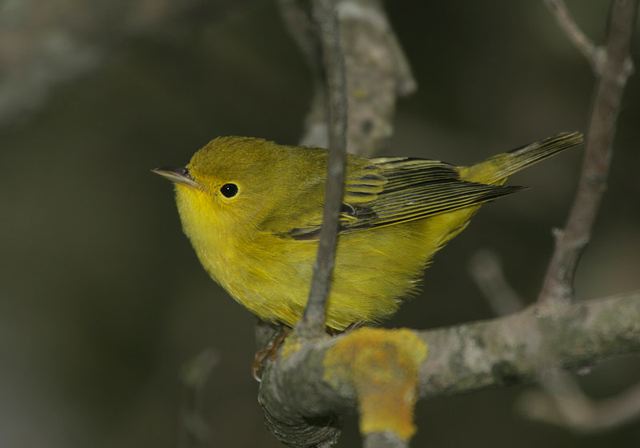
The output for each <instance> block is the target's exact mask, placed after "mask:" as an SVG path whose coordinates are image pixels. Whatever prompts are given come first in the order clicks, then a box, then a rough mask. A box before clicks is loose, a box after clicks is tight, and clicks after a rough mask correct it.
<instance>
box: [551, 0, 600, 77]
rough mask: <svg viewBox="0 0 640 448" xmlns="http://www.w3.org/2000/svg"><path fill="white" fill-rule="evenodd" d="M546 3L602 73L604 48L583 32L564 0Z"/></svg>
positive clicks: (567, 32)
mask: <svg viewBox="0 0 640 448" xmlns="http://www.w3.org/2000/svg"><path fill="white" fill-rule="evenodd" d="M544 4H545V5H546V6H547V8H549V11H551V13H552V14H553V16H554V17H555V18H556V21H557V22H558V25H559V26H560V28H562V30H563V31H564V32H565V34H566V35H567V37H568V38H569V40H571V42H573V44H574V45H575V46H576V48H577V49H578V51H579V52H580V53H582V55H583V56H584V57H585V58H586V59H587V61H588V62H589V63H590V64H591V66H592V67H593V70H594V72H596V73H600V70H601V69H602V63H603V62H604V59H603V56H604V53H603V51H602V49H600V48H598V47H596V46H595V45H594V43H593V42H591V40H590V39H589V38H588V37H587V35H586V34H584V33H583V32H582V30H581V29H580V27H579V26H578V25H577V24H576V22H575V20H574V19H573V17H572V16H571V13H570V12H569V9H568V8H567V5H566V4H565V3H564V0H544Z"/></svg>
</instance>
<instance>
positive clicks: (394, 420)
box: [324, 328, 427, 440]
mask: <svg viewBox="0 0 640 448" xmlns="http://www.w3.org/2000/svg"><path fill="white" fill-rule="evenodd" d="M426 356H427V345H426V343H425V342H424V341H423V340H422V339H420V338H419V337H418V336H417V335H416V333H415V332H413V331H411V330H406V329H400V330H383V329H375V328H362V329H359V330H355V331H353V332H352V333H350V334H348V335H346V336H344V337H343V338H341V339H340V340H339V341H338V342H337V343H336V344H335V345H334V346H333V347H332V348H331V349H329V351H328V352H327V354H326V356H325V359H324V380H325V381H327V382H328V383H329V384H331V385H332V386H334V387H336V388H338V387H341V386H342V385H344V384H349V385H351V386H352V387H353V388H354V389H355V391H356V394H357V398H358V406H359V411H360V431H361V432H362V434H369V433H372V432H383V431H391V432H393V433H395V434H396V435H397V436H398V437H400V438H401V439H403V440H408V439H410V438H411V436H412V435H413V434H414V433H415V430H416V428H415V425H414V424H413V408H414V405H415V401H416V386H417V381H418V369H419V366H420V363H421V362H422V361H424V359H425V358H426Z"/></svg>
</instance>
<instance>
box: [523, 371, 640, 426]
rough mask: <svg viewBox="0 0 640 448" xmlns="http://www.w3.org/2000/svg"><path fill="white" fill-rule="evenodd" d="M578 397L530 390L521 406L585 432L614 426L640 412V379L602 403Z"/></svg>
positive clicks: (546, 419)
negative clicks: (578, 398) (582, 399)
mask: <svg viewBox="0 0 640 448" xmlns="http://www.w3.org/2000/svg"><path fill="white" fill-rule="evenodd" d="M574 398H575V395H573V396H569V397H566V396H565V397H563V399H561V400H558V395H557V394H551V395H550V394H548V393H541V392H529V393H527V394H525V395H524V396H523V397H522V398H521V400H520V403H519V407H520V408H521V410H522V412H523V413H525V414H526V415H527V416H528V417H529V418H532V419H536V420H540V421H543V422H545V423H549V424H554V425H560V426H565V427H569V428H571V429H572V430H574V431H576V432H581V433H594V432H600V431H604V430H607V429H612V428H615V427H616V426H620V425H622V424H624V423H626V422H629V421H630V420H633V419H636V418H638V417H639V416H640V383H638V384H636V385H635V386H632V387H631V388H630V389H628V390H626V391H624V392H623V393H621V394H620V395H618V396H616V397H613V398H607V399H604V400H602V401H600V402H598V403H593V402H592V401H591V400H588V401H587V402H586V403H584V402H581V401H575V400H574Z"/></svg>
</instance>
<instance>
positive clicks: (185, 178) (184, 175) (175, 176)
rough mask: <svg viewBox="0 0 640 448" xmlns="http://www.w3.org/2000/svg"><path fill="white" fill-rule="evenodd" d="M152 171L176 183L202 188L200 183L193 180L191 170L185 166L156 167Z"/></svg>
mask: <svg viewBox="0 0 640 448" xmlns="http://www.w3.org/2000/svg"><path fill="white" fill-rule="evenodd" d="M151 172H152V173H156V174H158V175H159V176H162V177H164V178H165V179H168V180H170V181H171V182H173V183H176V184H183V185H188V186H190V187H195V188H200V185H198V183H197V182H196V181H195V180H193V178H192V177H191V175H190V174H189V170H188V169H187V168H185V167H181V168H154V169H152V170H151Z"/></svg>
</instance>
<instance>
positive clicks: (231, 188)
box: [220, 184, 238, 198]
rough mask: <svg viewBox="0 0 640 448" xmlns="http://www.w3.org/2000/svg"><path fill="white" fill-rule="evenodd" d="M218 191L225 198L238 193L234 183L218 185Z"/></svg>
mask: <svg viewBox="0 0 640 448" xmlns="http://www.w3.org/2000/svg"><path fill="white" fill-rule="evenodd" d="M220 193H222V195H223V196H224V197H225V198H232V197H234V196H235V195H237V194H238V186H237V185H236V184H224V185H223V186H222V187H220Z"/></svg>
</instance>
